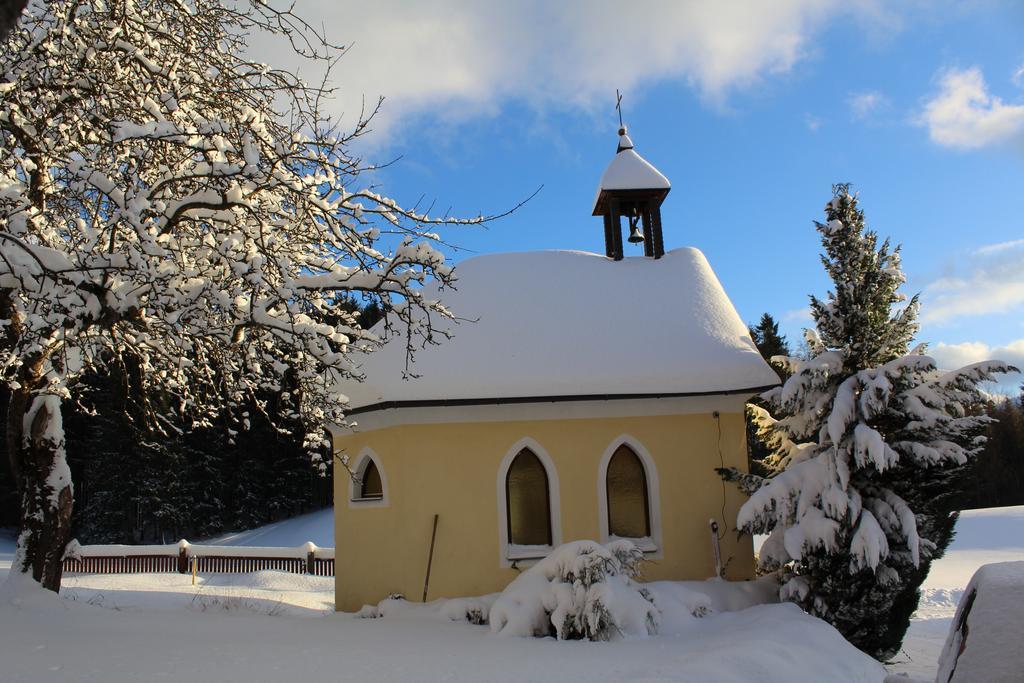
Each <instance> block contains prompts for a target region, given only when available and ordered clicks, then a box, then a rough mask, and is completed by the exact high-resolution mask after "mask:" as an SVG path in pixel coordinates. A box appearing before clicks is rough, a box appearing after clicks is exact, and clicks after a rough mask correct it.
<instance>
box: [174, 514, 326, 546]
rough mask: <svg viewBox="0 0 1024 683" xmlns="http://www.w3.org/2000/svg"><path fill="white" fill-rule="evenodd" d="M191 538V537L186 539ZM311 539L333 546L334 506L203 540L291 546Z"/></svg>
mask: <svg viewBox="0 0 1024 683" xmlns="http://www.w3.org/2000/svg"><path fill="white" fill-rule="evenodd" d="M189 540H191V539H189ZM306 541H312V542H313V543H314V544H315V545H318V546H320V547H321V548H333V547H334V508H333V507H327V508H324V509H322V510H317V511H316V512H310V513H308V514H305V515H299V516H298V517H292V518H291V519H286V520H284V521H281V522H274V523H273V524H267V525H266V526H261V527H259V528H258V529H250V530H249V531H236V532H232V533H228V534H222V535H220V536H215V537H214V538H212V539H210V540H206V541H203V543H205V544H208V545H262V546H285V547H294V546H297V545H301V544H303V543H305V542H306Z"/></svg>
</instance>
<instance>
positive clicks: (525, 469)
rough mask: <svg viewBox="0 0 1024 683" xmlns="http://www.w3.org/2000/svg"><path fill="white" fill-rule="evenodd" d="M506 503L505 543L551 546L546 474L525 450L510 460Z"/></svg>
mask: <svg viewBox="0 0 1024 683" xmlns="http://www.w3.org/2000/svg"><path fill="white" fill-rule="evenodd" d="M505 494H506V496H505V499H506V501H507V503H508V540H509V543H513V544H515V545H550V544H551V508H550V506H549V503H548V475H547V472H545V471H544V465H543V464H542V463H541V461H540V460H539V459H538V458H537V456H536V455H535V454H534V453H533V451H531V450H529V449H528V448H524V449H523V450H521V451H520V452H519V454H518V455H516V457H515V460H513V461H512V466H511V467H509V469H508V476H507V477H506V478H505Z"/></svg>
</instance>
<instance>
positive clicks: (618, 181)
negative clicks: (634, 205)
mask: <svg viewBox="0 0 1024 683" xmlns="http://www.w3.org/2000/svg"><path fill="white" fill-rule="evenodd" d="M671 188H672V183H670V182H669V181H668V178H666V177H665V176H664V175H662V173H661V171H659V170H658V169H656V168H654V166H652V165H651V163H650V162H649V161H647V159H644V158H643V157H642V156H640V155H639V154H637V153H636V150H635V149H633V141H632V140H631V139H630V137H629V135H628V134H627V133H626V132H625V128H623V129H622V131H621V134H620V135H619V147H618V152H617V153H616V154H615V156H614V157H612V160H611V161H610V162H609V163H608V166H607V167H606V168H605V169H604V173H602V174H601V182H600V183H598V185H597V195H596V196H595V197H594V212H595V215H597V213H599V211H598V200H599V198H600V196H601V192H602V191H603V190H665V191H666V192H667V191H668V190H670V189H671Z"/></svg>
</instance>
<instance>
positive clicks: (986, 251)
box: [974, 240, 1024, 256]
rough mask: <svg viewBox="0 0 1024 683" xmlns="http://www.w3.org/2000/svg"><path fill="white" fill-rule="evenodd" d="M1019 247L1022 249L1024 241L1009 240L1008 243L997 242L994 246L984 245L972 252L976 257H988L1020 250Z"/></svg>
mask: <svg viewBox="0 0 1024 683" xmlns="http://www.w3.org/2000/svg"><path fill="white" fill-rule="evenodd" d="M1021 247H1024V240H1010V241H1009V242H998V243H996V244H986V245H985V246H983V247H978V248H977V249H975V250H974V254H975V255H976V256H989V255H991V254H998V253H1000V252H1004V251H1011V250H1013V249H1020V248H1021Z"/></svg>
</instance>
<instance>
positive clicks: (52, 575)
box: [0, 0, 479, 590]
mask: <svg viewBox="0 0 1024 683" xmlns="http://www.w3.org/2000/svg"><path fill="white" fill-rule="evenodd" d="M257 34H258V35H263V36H267V35H268V34H269V35H270V36H271V37H270V38H269V39H271V40H273V39H274V38H275V37H276V39H277V40H278V42H279V43H280V44H283V45H291V46H292V47H293V48H294V49H295V51H296V52H297V53H298V55H299V56H300V57H303V58H307V59H313V60H318V61H319V62H320V63H321V64H329V63H332V62H334V61H335V59H336V57H337V56H338V55H339V51H338V50H337V49H335V48H334V47H332V46H331V45H330V44H329V42H328V41H327V40H326V39H325V38H324V37H323V36H322V35H320V34H318V33H317V32H316V31H315V30H313V29H312V28H311V27H310V26H309V24H307V23H305V22H303V21H302V20H301V19H300V18H298V17H296V16H295V15H294V14H292V13H291V12H289V11H282V10H278V9H275V8H273V7H271V6H270V4H268V3H265V2H261V1H260V0H253V1H252V2H251V3H248V2H241V3H236V2H227V1H223V2H222V1H221V0H183V1H179V0H174V1H171V0H149V1H147V2H137V1H136V0H103V1H100V0H46V1H45V2H44V1H43V0H32V2H30V3H29V7H28V9H27V10H26V13H25V14H24V15H23V17H22V21H21V22H20V25H19V26H18V27H17V29H15V30H14V31H13V32H12V33H11V34H10V36H9V37H8V38H7V41H6V43H5V44H4V45H3V50H2V51H0V147H2V150H3V154H0V321H2V330H0V351H2V352H0V377H2V381H3V382H5V383H6V384H7V386H8V387H9V388H10V389H11V398H10V403H9V408H8V411H7V420H6V432H7V440H8V455H9V457H10V459H11V464H12V469H13V471H14V475H15V479H16V481H17V482H18V490H19V495H20V497H21V502H22V505H21V527H22V528H21V534H20V536H19V540H18V550H17V555H16V557H15V561H14V569H13V570H12V576H15V575H16V574H17V573H19V572H21V573H27V574H30V575H31V576H32V578H34V579H35V580H36V581H38V582H40V583H41V584H42V585H43V586H45V587H46V588H49V589H51V590H57V589H58V588H59V585H60V578H61V558H62V554H63V552H64V546H65V544H66V542H67V540H68V539H67V536H68V525H69V521H70V518H71V507H72V486H71V473H70V470H69V469H68V467H67V463H66V459H65V452H64V433H63V429H62V425H61V405H62V403H63V402H64V401H65V400H66V399H67V398H69V397H70V396H71V392H73V391H74V390H75V381H76V379H77V378H78V377H80V376H81V374H82V373H83V372H84V371H86V370H88V369H90V368H93V367H97V366H102V365H106V364H123V363H124V359H125V358H126V357H130V358H131V359H132V362H138V363H139V364H140V369H141V372H140V376H141V378H142V385H141V387H140V389H141V390H142V391H143V393H144V394H149V393H150V392H152V391H158V392H159V393H161V395H162V396H169V397H173V398H174V401H173V403H172V404H170V405H167V404H165V403H162V402H161V403H156V402H149V403H146V405H145V408H146V412H147V415H148V418H147V420H148V421H147V425H146V426H147V427H150V428H155V429H159V428H161V425H163V424H164V422H163V420H162V417H163V416H166V415H167V414H168V413H174V414H175V415H176V417H178V418H181V419H189V420H192V421H193V423H194V424H197V425H200V426H202V425H203V424H204V423H210V422H211V420H213V419H215V418H216V416H218V415H221V414H223V413H224V412H225V411H227V410H230V409H231V408H232V407H233V406H237V405H241V404H244V403H245V402H246V401H259V400H260V397H261V396H264V395H266V392H269V393H273V392H275V391H277V390H279V389H280V387H281V383H282V379H283V377H284V375H285V373H294V378H295V380H294V382H295V385H296V386H298V387H299V388H300V389H299V391H298V394H299V397H300V400H299V409H298V411H297V412H298V414H297V415H296V418H297V419H299V420H300V421H301V422H302V423H303V424H304V425H305V427H306V428H305V433H306V434H307V435H313V436H312V438H311V440H310V441H311V442H310V443H309V444H308V445H309V447H310V449H311V450H314V449H316V450H319V449H318V446H319V442H320V435H321V434H322V433H323V424H324V423H325V422H328V421H335V422H337V421H341V420H343V419H344V406H345V403H344V396H343V394H342V393H341V392H339V391H338V384H339V382H342V381H345V380H348V379H352V378H354V377H355V376H356V371H355V370H354V369H353V367H352V365H351V364H350V363H349V361H348V354H349V352H350V350H352V349H354V348H368V349H369V348H372V347H373V346H374V345H375V344H377V343H378V342H379V339H377V338H376V337H374V336H373V335H371V334H369V333H368V332H367V331H366V330H364V329H363V328H362V327H360V325H359V324H358V320H357V319H356V316H355V315H353V314H352V313H350V312H347V311H346V310H345V309H344V308H343V307H342V306H341V305H340V302H341V301H342V300H343V299H344V298H345V295H346V294H349V295H351V294H352V293H367V294H368V295H369V296H370V297H371V298H373V299H377V300H378V301H379V302H380V303H381V304H382V308H383V310H385V311H386V312H387V315H388V316H389V317H390V318H391V319H392V320H394V319H396V318H398V319H401V320H402V322H403V326H402V327H403V329H407V330H408V331H409V332H408V334H409V336H408V337H407V348H408V350H409V352H410V353H411V352H412V351H413V350H414V349H415V348H418V347H419V346H420V345H421V344H425V343H431V342H436V341H438V339H439V337H441V336H442V335H443V334H444V332H443V330H439V329H438V327H437V323H438V321H439V320H444V319H450V317H451V315H450V313H449V312H448V311H447V310H446V309H445V308H444V306H443V305H441V303H440V302H438V301H433V300H427V299H425V298H424V297H423V295H422V289H421V288H420V287H419V284H420V283H422V282H423V281H424V280H425V279H426V278H428V277H434V278H436V279H438V280H439V281H440V282H441V283H448V282H450V281H451V279H452V273H451V268H450V267H449V266H448V265H446V263H445V258H444V255H443V254H442V253H441V252H440V251H439V250H438V249H437V248H436V246H435V245H436V243H437V240H438V237H437V235H436V234H435V233H434V232H433V230H434V227H433V226H434V225H436V224H444V223H452V222H478V221H479V219H470V220H468V221H456V220H455V219H450V218H447V217H441V218H436V217H435V218H429V217H427V216H426V215H420V214H418V213H416V212H414V211H411V210H407V209H404V208H402V207H401V206H399V205H398V204H397V203H395V202H394V201H392V200H391V199H388V198H387V197H383V196H380V195H379V194H377V193H375V192H373V191H371V190H369V189H367V188H366V184H365V182H361V180H360V174H361V172H362V171H363V170H364V169H365V166H364V164H363V163H362V162H361V161H360V159H358V158H356V157H353V156H352V155H351V154H350V153H349V151H348V150H349V145H350V143H351V141H352V140H353V138H355V137H357V136H359V135H361V134H363V133H364V132H365V131H366V130H367V129H366V124H367V120H366V119H365V118H363V119H361V120H358V121H352V123H351V127H350V129H349V130H348V132H346V131H343V130H341V129H339V128H338V127H337V126H336V124H335V123H334V122H332V120H331V119H330V118H329V117H328V116H327V115H326V114H325V112H324V110H323V109H322V107H323V104H324V102H325V101H326V99H327V98H329V97H330V94H331V93H330V90H329V89H326V88H325V87H317V86H314V85H309V84H307V83H305V82H304V81H302V80H301V79H300V78H299V77H298V76H296V75H295V74H293V73H290V72H287V71H283V70H279V69H274V68H271V67H268V66H266V65H264V64H260V63H257V62H253V61H251V60H250V59H249V58H248V57H247V56H246V54H247V50H246V43H245V41H246V39H247V37H248V36H252V35H257ZM186 416H187V417H186ZM314 442H315V443H314Z"/></svg>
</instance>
